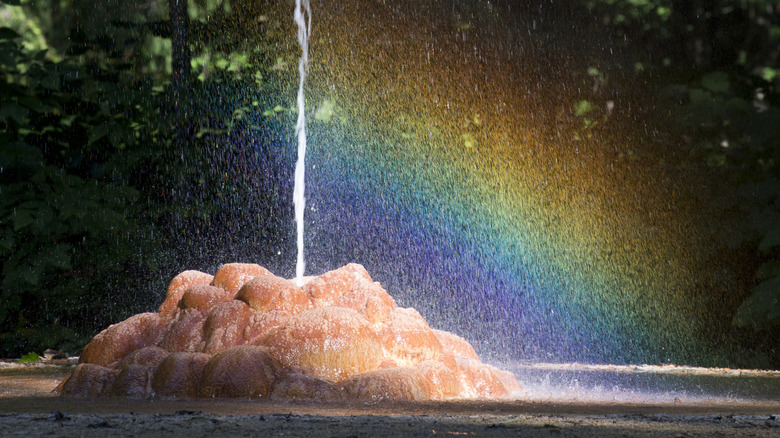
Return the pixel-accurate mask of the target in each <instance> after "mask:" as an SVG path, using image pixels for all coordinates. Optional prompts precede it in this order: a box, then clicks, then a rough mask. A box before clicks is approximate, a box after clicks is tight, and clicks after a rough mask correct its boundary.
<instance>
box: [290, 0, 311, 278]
mask: <svg viewBox="0 0 780 438" xmlns="http://www.w3.org/2000/svg"><path fill="white" fill-rule="evenodd" d="M293 18H294V20H295V24H297V25H298V44H299V45H300V46H301V57H300V60H299V61H298V73H299V75H300V80H299V83H298V98H297V102H298V121H297V122H296V124H295V135H296V136H297V137H298V161H297V162H296V163H295V188H294V190H293V204H294V205H295V223H296V226H297V233H298V240H297V243H298V260H297V263H296V266H295V278H296V282H297V283H298V286H301V285H302V284H303V272H304V269H305V262H304V258H303V212H304V210H305V207H306V198H305V197H304V196H303V195H304V180H305V174H306V166H305V159H306V112H305V108H304V103H305V101H304V97H303V84H304V82H306V70H307V69H308V66H309V33H310V32H311V6H310V5H309V0H295V13H294V14H293Z"/></svg>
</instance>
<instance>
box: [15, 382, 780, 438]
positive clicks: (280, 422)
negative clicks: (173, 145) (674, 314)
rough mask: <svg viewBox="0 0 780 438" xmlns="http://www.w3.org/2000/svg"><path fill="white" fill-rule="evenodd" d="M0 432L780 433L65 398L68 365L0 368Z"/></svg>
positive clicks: (743, 405)
mask: <svg viewBox="0 0 780 438" xmlns="http://www.w3.org/2000/svg"><path fill="white" fill-rule="evenodd" d="M0 371H1V372H0V436H3V437H14V436H24V437H29V436H50V437H59V436H63V437H66V436H67V437H73V436H84V437H93V436H94V437H101V438H102V437H105V436H112V437H114V436H117V437H125V436H128V437H129V436H166V437H192V436H205V435H209V436H215V437H219V436H290V437H330V436H333V437H419V436H437V437H438V436H485V437H510V436H511V437H516V436H520V437H522V436H529V437H548V436H549V437H585V436H603V437H624V436H636V437H711V436H751V437H778V436H780V402H777V401H750V400H742V401H729V402H723V401H721V400H714V401H712V402H708V401H706V400H704V401H702V400H698V401H696V402H695V403H691V402H685V401H682V402H681V401H679V400H669V401H668V403H666V402H658V401H654V402H652V403H625V402H616V403H609V402H593V401H587V400H579V401H578V400H555V399H551V400H541V401H540V400H532V401H528V400H522V399H519V400H511V401H484V400H467V401H456V402H427V403H377V404H350V403H342V404H329V405H322V404H312V403H275V402H263V401H256V400H197V401H159V400H158V401H148V400H115V399H107V400H70V399H65V398H61V397H58V396H57V395H56V394H53V393H51V390H52V389H53V388H54V387H55V386H56V385H57V384H58V383H59V382H60V381H61V380H62V379H63V378H64V377H65V376H66V375H67V372H69V369H68V368H39V369H34V370H31V369H26V370H0Z"/></svg>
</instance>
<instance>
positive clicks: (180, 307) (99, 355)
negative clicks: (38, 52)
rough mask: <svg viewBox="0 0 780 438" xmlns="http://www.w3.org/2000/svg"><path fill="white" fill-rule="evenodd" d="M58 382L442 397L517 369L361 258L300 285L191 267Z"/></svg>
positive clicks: (493, 393) (131, 393)
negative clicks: (507, 367) (398, 293)
mask: <svg viewBox="0 0 780 438" xmlns="http://www.w3.org/2000/svg"><path fill="white" fill-rule="evenodd" d="M58 390H59V391H60V392H61V394H62V395H63V396H67V397H81V398H100V397H120V398H140V399H153V398H166V399H194V398H211V397H231V398H247V399H263V400H265V399H273V400H310V401H319V402H329V401H338V400H356V401H378V400H408V401H419V400H447V399H457V398H488V397H490V398H495V397H509V396H511V395H512V394H513V393H517V392H518V391H520V390H521V387H520V384H519V383H518V382H517V379H516V378H515V376H514V375H512V374H511V373H508V372H506V371H502V370H499V369H498V368H495V367H492V366H490V365H487V364H484V363H482V362H481V361H480V359H479V356H478V355H477V353H476V352H475V351H474V348H473V347H472V346H471V344H469V343H468V341H466V340H465V339H463V338H462V337H460V336H457V335H455V334H452V333H448V332H444V331H441V330H435V329H432V328H431V327H429V326H428V323H427V322H426V321H425V319H423V317H422V316H421V315H420V314H419V313H418V312H417V311H416V310H414V309H407V308H400V307H397V306H396V303H395V300H393V298H392V297H391V296H390V295H389V294H388V293H387V292H386V291H385V290H384V289H383V288H382V286H381V285H380V284H379V283H377V282H375V281H373V280H372V279H371V276H369V274H368V272H366V270H365V268H363V266H361V265H358V264H354V263H351V264H348V265H346V266H344V267H342V268H339V269H336V270H333V271H329V272H326V273H325V274H322V275H320V276H318V277H307V278H305V283H304V285H303V286H298V285H297V284H296V283H295V281H292V280H286V279H284V278H280V277H277V276H275V275H273V274H272V273H270V272H269V271H268V270H267V269H265V268H263V267H262V266H260V265H256V264H249V263H231V264H227V265H224V266H222V268H220V269H219V270H218V271H217V273H216V274H215V275H214V276H211V275H209V274H206V273H203V272H198V271H185V272H182V273H181V274H179V275H177V276H176V277H174V279H173V280H172V281H171V283H170V285H169V286H168V290H167V293H166V297H165V301H164V302H163V304H162V305H161V306H160V309H159V311H158V312H157V313H142V314H139V315H135V316H132V317H130V318H128V319H127V320H125V321H122V322H120V323H118V324H114V325H112V326H110V327H108V328H107V329H105V330H103V331H102V332H100V333H99V334H98V335H97V336H95V337H94V338H93V339H92V341H91V342H90V343H89V344H88V345H87V347H86V348H85V349H84V352H83V353H82V355H81V359H80V363H79V365H78V366H77V367H76V369H75V370H74V372H73V374H72V375H71V376H70V377H68V379H66V380H65V381H63V382H62V383H61V384H60V386H59V387H58Z"/></svg>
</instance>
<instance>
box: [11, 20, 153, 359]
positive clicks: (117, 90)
mask: <svg viewBox="0 0 780 438" xmlns="http://www.w3.org/2000/svg"><path fill="white" fill-rule="evenodd" d="M73 40H74V41H76V42H77V44H81V45H82V46H83V45H86V44H89V45H90V46H92V47H94V46H95V44H94V42H93V41H80V40H79V38H78V37H77V36H76V37H74V38H73ZM77 48H78V46H77ZM76 51H78V50H76ZM0 52H1V53H2V59H0V77H1V78H2V79H0V80H2V81H3V82H4V84H3V86H2V87H0V102H2V104H0V169H2V176H0V192H1V193H2V194H3V196H2V198H0V261H1V262H2V272H3V279H2V300H0V351H3V352H5V353H6V354H13V352H18V351H19V349H22V348H25V349H26V348H30V347H34V348H40V349H45V348H49V347H58V348H61V349H66V350H71V351H75V350H76V349H77V348H78V347H79V346H80V345H82V344H83V342H84V340H85V339H87V338H88V337H89V336H91V334H92V333H93V330H94V327H93V326H92V325H93V324H95V323H98V324H100V323H103V320H104V318H106V317H109V318H110V317H114V318H115V317H116V313H115V311H114V310H112V309H111V308H112V307H113V306H118V305H127V304H128V298H124V297H122V296H118V297H112V299H113V300H114V302H113V303H112V302H110V301H109V300H107V297H110V296H112V295H113V294H114V291H112V290H111V285H110V284H109V283H110V282H124V283H125V284H127V285H130V284H132V283H133V281H134V280H133V279H132V275H133V273H139V272H144V271H145V269H146V268H145V267H144V263H145V261H144V260H143V258H142V256H141V255H140V253H139V250H138V248H139V247H150V248H151V247H152V245H151V242H149V241H148V239H146V238H145V237H144V236H145V235H146V234H147V233H145V231H144V230H145V229H146V228H147V226H146V225H145V223H146V221H147V220H148V219H146V218H147V217H148V216H147V215H148V214H150V213H152V214H153V212H154V211H153V210H152V211H151V212H150V211H144V210H143V209H141V207H140V206H139V205H137V204H138V200H139V197H140V192H139V191H138V189H137V188H135V187H133V185H132V184H131V181H132V180H133V178H134V175H136V174H137V169H138V168H140V166H141V164H142V163H143V161H144V160H147V159H149V158H150V157H149V156H148V154H147V153H146V152H145V151H146V148H144V147H143V146H144V141H145V140H147V139H148V137H149V136H148V135H147V134H146V133H145V131H147V130H148V129H147V128H148V127H149V124H148V123H147V120H146V117H147V114H148V113H147V112H146V111H145V110H144V108H145V102H148V94H147V93H149V94H151V92H150V90H148V87H146V88H147V89H144V88H145V87H143V86H142V84H132V86H130V84H124V83H123V81H124V80H125V79H126V78H127V77H129V76H127V75H124V74H123V73H124V72H125V70H123V69H126V66H124V65H123V64H122V63H121V61H117V60H113V59H111V58H104V59H102V61H101V63H100V64H101V65H96V64H94V63H89V62H88V63H87V64H82V63H81V59H82V58H77V57H75V56H71V57H66V58H65V59H63V60H62V61H58V62H53V61H51V60H48V59H47V56H46V53H45V52H46V51H45V50H44V51H29V50H28V49H26V48H25V46H24V45H23V44H22V38H21V37H20V36H19V35H18V34H17V33H16V32H15V31H13V30H11V29H8V28H4V29H2V31H0ZM88 70H91V71H89V72H88ZM129 230H133V232H132V233H131V232H129ZM134 307H136V306H133V305H130V306H129V307H128V308H130V309H132V308H134Z"/></svg>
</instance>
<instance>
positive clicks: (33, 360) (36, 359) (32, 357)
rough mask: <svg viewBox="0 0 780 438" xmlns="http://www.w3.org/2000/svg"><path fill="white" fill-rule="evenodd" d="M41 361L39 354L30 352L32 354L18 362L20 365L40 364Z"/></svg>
mask: <svg viewBox="0 0 780 438" xmlns="http://www.w3.org/2000/svg"><path fill="white" fill-rule="evenodd" d="M40 360H41V357H40V356H38V354H37V353H33V352H30V353H27V354H25V355H24V356H22V357H20V358H19V361H18V362H19V363H38V362H40Z"/></svg>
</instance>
